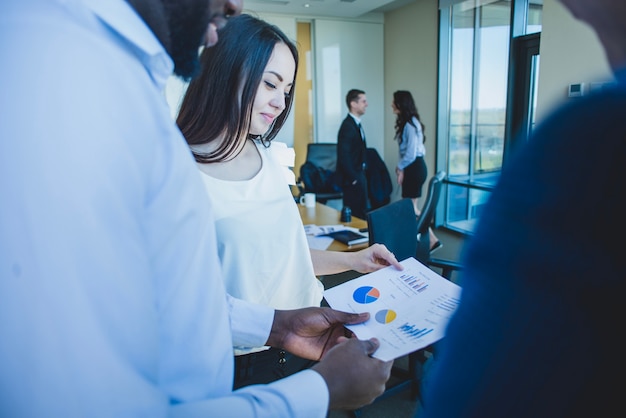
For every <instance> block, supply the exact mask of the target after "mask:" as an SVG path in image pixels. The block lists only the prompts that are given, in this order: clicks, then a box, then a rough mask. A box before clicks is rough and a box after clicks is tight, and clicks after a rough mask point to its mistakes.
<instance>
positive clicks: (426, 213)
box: [415, 171, 462, 280]
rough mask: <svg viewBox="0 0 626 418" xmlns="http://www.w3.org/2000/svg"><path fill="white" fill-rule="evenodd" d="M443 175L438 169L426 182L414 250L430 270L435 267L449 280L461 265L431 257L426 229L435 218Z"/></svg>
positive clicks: (418, 258)
mask: <svg viewBox="0 0 626 418" xmlns="http://www.w3.org/2000/svg"><path fill="white" fill-rule="evenodd" d="M445 177H446V172H445V171H438V172H437V173H436V174H435V175H434V176H433V177H431V179H430V181H429V182H428V191H427V194H426V201H425V202H424V205H423V206H422V212H421V214H420V216H419V217H418V218H417V249H416V251H415V258H416V259H417V260H418V261H420V262H421V263H422V264H425V265H427V266H428V267H430V268H431V269H432V270H435V271H437V270H436V269H438V270H439V271H437V273H439V274H441V275H442V276H443V277H445V278H446V279H448V280H450V278H451V277H452V273H453V272H454V271H460V270H461V269H462V266H461V264H460V263H458V262H456V261H452V260H444V259H441V258H435V257H432V255H431V252H430V236H429V231H428V228H430V227H431V225H432V224H433V220H434V218H435V211H436V209H437V204H438V203H439V197H440V196H441V188H442V186H443V180H444V178H445ZM433 267H434V268H433Z"/></svg>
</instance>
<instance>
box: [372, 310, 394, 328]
mask: <svg viewBox="0 0 626 418" xmlns="http://www.w3.org/2000/svg"><path fill="white" fill-rule="evenodd" d="M375 318H376V322H378V323H379V324H388V323H390V322H391V321H393V320H394V319H396V311H392V310H391V309H382V310H380V311H378V312H376V316H375Z"/></svg>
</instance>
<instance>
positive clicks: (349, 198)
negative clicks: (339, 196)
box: [343, 171, 369, 219]
mask: <svg viewBox="0 0 626 418" xmlns="http://www.w3.org/2000/svg"><path fill="white" fill-rule="evenodd" d="M356 180H357V182H356V184H354V185H353V184H345V185H344V186H343V206H344V207H345V206H348V207H349V208H350V209H352V216H356V217H357V218H361V219H367V215H366V214H367V212H368V211H369V202H368V200H367V177H366V176H365V171H359V174H358V177H357V178H356Z"/></svg>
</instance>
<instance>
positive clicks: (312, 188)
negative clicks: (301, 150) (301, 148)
mask: <svg viewBox="0 0 626 418" xmlns="http://www.w3.org/2000/svg"><path fill="white" fill-rule="evenodd" d="M336 170H337V144H327V143H314V144H309V145H308V146H307V152H306V160H305V162H304V164H303V165H302V166H301V167H300V176H299V178H298V181H297V186H298V190H299V193H300V196H303V195H304V193H315V200H316V201H318V202H320V203H326V202H327V201H328V200H331V199H342V198H343V192H342V191H341V188H340V187H339V185H337V184H336V182H335V171H336Z"/></svg>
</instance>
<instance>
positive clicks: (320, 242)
mask: <svg viewBox="0 0 626 418" xmlns="http://www.w3.org/2000/svg"><path fill="white" fill-rule="evenodd" d="M344 229H349V230H351V231H354V232H359V230H358V229H357V228H353V227H351V226H345V225H341V224H339V225H315V224H309V225H304V232H305V233H306V240H307V242H308V243H309V248H311V249H313V250H325V249H327V248H328V247H330V244H332V243H333V238H331V237H327V236H324V234H328V233H329V232H334V231H342V230H344ZM359 233H360V234H362V235H367V233H364V232H359Z"/></svg>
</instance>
